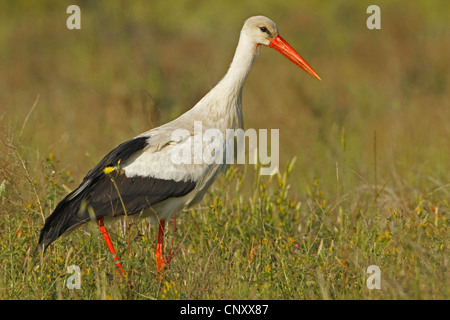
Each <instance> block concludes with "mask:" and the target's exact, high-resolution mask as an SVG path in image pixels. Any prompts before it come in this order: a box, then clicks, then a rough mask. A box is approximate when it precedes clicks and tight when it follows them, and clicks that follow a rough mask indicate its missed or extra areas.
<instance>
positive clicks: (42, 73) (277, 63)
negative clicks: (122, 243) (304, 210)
mask: <svg viewBox="0 0 450 320" xmlns="http://www.w3.org/2000/svg"><path fill="white" fill-rule="evenodd" d="M71 4H76V5H78V6H80V8H81V30H68V29H67V27H66V20H67V18H68V17H69V14H68V13H66V9H67V7H68V6H69V5H71ZM371 4H376V5H378V6H379V7H380V8H381V30H369V29H368V28H367V27H366V20H367V19H368V17H369V16H370V14H367V13H366V9H367V7H368V6H369V5H371ZM449 13H450V2H448V1H438V0H436V1H426V0H423V1H414V2H412V1H400V0H398V1H392V0H390V1H382V0H380V1H375V2H374V1H310V0H304V1H300V0H295V1H282V2H280V1H257V2H255V1H248V0H241V1H239V2H237V3H234V2H233V3H232V2H231V1H198V0H196V1H192V0H182V1H75V0H71V1H60V0H58V1H56V0H54V1H52V0H46V1H2V2H1V4H0V21H1V22H0V28H1V30H0V70H1V71H0V72H1V77H0V93H1V94H0V132H1V133H2V135H7V136H9V137H10V138H11V139H13V140H14V141H15V142H16V144H17V145H20V146H21V148H24V149H27V150H28V151H29V158H27V159H26V160H27V161H29V165H30V166H31V167H33V166H34V167H35V168H38V167H39V165H40V164H39V159H42V157H43V156H45V155H47V154H50V153H52V154H54V155H55V156H56V157H57V158H58V161H59V164H60V169H61V170H70V171H71V173H72V175H73V177H74V182H73V184H72V185H71V187H75V186H76V185H77V184H78V183H79V182H80V181H81V179H82V177H83V176H84V174H85V173H86V172H87V170H89V169H90V168H91V167H92V166H93V165H95V164H96V163H97V162H98V161H99V160H100V158H101V157H102V156H103V155H105V154H106V153H107V152H108V151H109V150H110V149H112V148H113V147H115V146H116V145H118V144H119V143H121V142H123V141H125V140H127V139H130V138H132V137H134V136H136V135H137V134H140V133H141V132H143V131H147V130H149V129H151V128H152V127H156V126H158V125H160V124H162V123H165V122H167V121H170V120H172V119H174V118H175V117H177V116H179V115H180V114H181V113H183V112H185V111H187V110H188V109H189V108H191V107H192V106H194V105H195V103H196V102H197V101H198V100H199V99H201V97H202V96H203V95H204V94H206V93H207V92H208V91H209V90H210V89H211V88H212V87H213V86H214V85H215V84H216V83H217V82H218V81H219V80H220V79H221V77H222V76H223V75H224V74H225V72H226V71H227V68H228V66H229V64H230V62H231V59H232V57H233V54H234V50H235V47H236V45H237V41H238V38H239V32H240V29H241V27H242V24H243V22H244V21H245V19H247V18H248V17H250V16H253V15H266V16H267V17H269V18H271V19H272V20H274V21H275V22H276V23H277V24H278V27H279V31H280V34H281V35H282V37H283V38H285V39H286V40H287V41H288V42H289V43H290V44H291V46H292V47H293V48H294V49H296V50H297V51H298V52H299V53H300V55H301V56H302V57H303V58H304V59H305V60H306V61H307V62H308V63H309V64H310V65H311V66H312V67H313V69H314V70H315V71H316V72H317V73H318V74H319V75H320V76H321V77H322V79H323V80H322V81H317V80H316V79H314V78H312V77H311V76H309V75H307V74H306V73H305V72H303V71H302V70H300V69H299V68H297V67H296V66H295V65H293V64H292V63H291V62H289V61H288V60H287V59H285V58H284V57H282V56H281V55H280V54H278V53H277V52H276V51H274V50H271V49H269V48H263V50H261V53H260V56H259V58H258V59H257V61H256V63H255V64H254V66H253V69H252V71H251V73H250V76H249V78H248V79H247V82H246V85H245V87H244V97H243V105H244V119H245V127H246V128H255V129H259V128H265V129H272V128H274V129H280V163H281V167H283V166H284V165H285V164H286V162H287V161H289V160H290V159H292V158H293V157H297V162H296V165H295V168H294V173H293V175H292V178H291V184H292V188H293V190H296V191H298V192H299V193H300V195H301V194H302V192H304V191H305V187H306V185H308V184H309V183H312V182H313V181H314V180H316V179H320V180H322V181H324V183H323V187H324V188H326V189H327V188H328V189H329V190H332V191H333V192H334V188H335V182H336V180H337V179H341V180H340V182H341V183H343V185H344V186H348V187H349V188H356V187H357V186H359V185H365V184H373V183H378V184H380V185H381V186H384V187H392V188H396V189H401V190H406V189H408V188H413V189H414V188H427V186H430V185H431V186H439V185H445V184H448V182H449V171H450V170H449V169H450V98H449V92H450V91H449V89H450V88H449V87H450V81H449V76H448V72H449V70H450V59H449V52H450V26H449ZM0 151H1V152H2V153H4V152H6V147H5V146H4V145H1V146H0ZM337 168H338V174H340V175H337V174H336V173H337V170H336V169H337ZM282 170H283V169H282Z"/></svg>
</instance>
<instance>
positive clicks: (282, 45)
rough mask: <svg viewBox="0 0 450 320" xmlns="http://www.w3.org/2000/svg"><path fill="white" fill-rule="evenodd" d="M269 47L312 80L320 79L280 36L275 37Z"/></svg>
mask: <svg viewBox="0 0 450 320" xmlns="http://www.w3.org/2000/svg"><path fill="white" fill-rule="evenodd" d="M269 47H271V48H274V49H276V50H277V51H279V52H280V53H282V54H283V55H284V56H285V57H287V58H288V59H289V60H291V61H292V62H293V63H295V64H296V65H298V66H299V67H300V68H302V69H303V70H305V71H306V72H308V73H309V74H310V75H312V76H313V77H314V78H317V79H319V80H322V79H320V77H319V75H318V74H317V73H316V72H315V71H314V70H313V69H312V68H311V67H310V66H309V64H307V63H306V61H305V60H303V58H302V57H300V55H299V54H298V53H297V52H295V50H294V49H292V47H291V46H290V45H289V44H288V43H287V42H286V40H284V39H283V38H282V37H280V36H276V37H275V38H274V39H272V40H271V41H270V44H269Z"/></svg>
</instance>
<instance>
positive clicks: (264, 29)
mask: <svg viewBox="0 0 450 320" xmlns="http://www.w3.org/2000/svg"><path fill="white" fill-rule="evenodd" d="M259 30H261V31H262V32H266V33H268V31H269V30H267V28H266V27H260V28H259Z"/></svg>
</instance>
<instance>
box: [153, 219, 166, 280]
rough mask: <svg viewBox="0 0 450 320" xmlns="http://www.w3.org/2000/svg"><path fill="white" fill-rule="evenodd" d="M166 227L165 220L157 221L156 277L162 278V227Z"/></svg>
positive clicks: (163, 262)
mask: <svg viewBox="0 0 450 320" xmlns="http://www.w3.org/2000/svg"><path fill="white" fill-rule="evenodd" d="M165 226H166V221H165V220H160V221H159V231H158V243H157V244H156V252H155V257H156V270H157V271H158V275H159V276H160V278H162V271H163V269H164V265H165V261H164V256H163V240H164V227H165Z"/></svg>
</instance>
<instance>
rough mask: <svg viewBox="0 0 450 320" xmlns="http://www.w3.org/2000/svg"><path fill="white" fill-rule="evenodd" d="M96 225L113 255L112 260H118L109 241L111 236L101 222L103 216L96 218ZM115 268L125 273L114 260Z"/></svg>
mask: <svg viewBox="0 0 450 320" xmlns="http://www.w3.org/2000/svg"><path fill="white" fill-rule="evenodd" d="M97 223H98V227H99V228H100V233H101V234H102V236H103V239H105V242H106V245H107V246H108V249H109V252H111V254H112V255H113V256H114V258H113V259H114V261H119V257H118V256H117V255H116V250H114V246H113V244H112V242H111V238H110V237H109V234H108V231H106V228H105V225H104V224H103V217H101V218H99V219H97ZM116 266H117V268H119V271H120V272H122V274H123V275H125V271H124V270H123V267H122V265H121V264H120V262H116Z"/></svg>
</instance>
